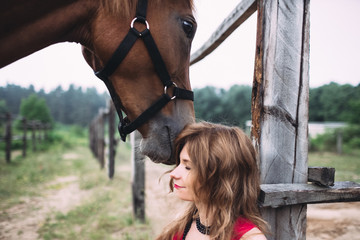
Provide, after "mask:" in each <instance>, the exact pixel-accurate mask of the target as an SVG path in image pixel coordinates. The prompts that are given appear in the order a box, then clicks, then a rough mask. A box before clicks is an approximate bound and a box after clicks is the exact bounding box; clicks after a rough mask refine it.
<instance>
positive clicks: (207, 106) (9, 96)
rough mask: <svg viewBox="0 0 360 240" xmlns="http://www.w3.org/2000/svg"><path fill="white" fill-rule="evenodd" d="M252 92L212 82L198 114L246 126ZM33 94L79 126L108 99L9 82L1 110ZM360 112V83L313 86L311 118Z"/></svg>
mask: <svg viewBox="0 0 360 240" xmlns="http://www.w3.org/2000/svg"><path fill="white" fill-rule="evenodd" d="M251 92H252V87H251V86H246V85H234V86H232V87H231V88H230V89H228V90H225V89H222V88H215V87H211V86H207V87H204V88H199V89H194V93H195V101H194V107H195V113H196V117H197V119H199V120H206V121H212V122H219V123H225V124H231V125H237V126H240V127H244V126H245V122H246V121H247V120H251ZM32 94H36V95H37V97H38V98H40V99H44V103H46V105H47V106H48V108H49V111H50V115H51V116H52V118H53V120H54V121H55V122H60V123H63V124H77V125H80V126H87V125H88V124H89V122H90V120H91V119H92V118H93V117H94V116H95V115H96V114H97V112H98V110H99V108H101V107H105V106H106V102H107V100H108V99H109V95H108V94H107V93H98V92H97V90H96V89H95V88H87V89H85V90H84V89H82V88H80V87H75V86H74V85H71V86H70V87H69V89H68V90H63V89H62V88H61V87H58V88H56V89H55V90H53V91H51V92H49V93H45V92H44V91H43V90H40V91H38V92H36V91H35V89H34V87H33V86H30V87H29V88H23V87H20V86H16V85H7V86H5V87H0V112H1V111H5V110H4V109H6V110H7V111H9V112H11V113H12V114H15V115H17V114H19V112H20V106H21V101H22V100H24V99H27V98H29V96H30V95H32ZM28 101H29V100H28ZM42 104H43V103H42ZM29 105H30V106H32V105H33V104H29ZM2 109H3V110H2ZM359 116H360V84H359V85H357V86H352V85H349V84H345V85H340V84H337V83H334V82H331V83H330V84H327V85H323V86H321V87H317V88H312V89H310V93H309V121H318V122H329V121H342V122H348V123H353V124H357V125H359V124H360V118H359Z"/></svg>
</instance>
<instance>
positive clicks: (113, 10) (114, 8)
mask: <svg viewBox="0 0 360 240" xmlns="http://www.w3.org/2000/svg"><path fill="white" fill-rule="evenodd" d="M149 1H151V2H156V3H159V4H160V3H161V2H162V1H164V0H149ZM176 1H178V0H176ZM180 1H187V3H188V4H189V7H190V8H191V9H194V3H193V0H180ZM137 2H138V0H101V6H102V7H103V8H104V9H105V10H106V11H107V12H108V13H110V14H123V15H124V16H126V17H128V18H129V17H132V16H131V13H132V11H133V10H134V9H135V8H136V4H137Z"/></svg>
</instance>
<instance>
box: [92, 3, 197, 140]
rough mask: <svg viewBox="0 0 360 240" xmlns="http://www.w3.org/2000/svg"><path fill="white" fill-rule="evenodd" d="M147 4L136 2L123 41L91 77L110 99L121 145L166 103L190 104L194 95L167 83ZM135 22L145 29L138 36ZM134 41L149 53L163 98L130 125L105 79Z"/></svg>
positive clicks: (125, 54) (166, 74)
mask: <svg viewBox="0 0 360 240" xmlns="http://www.w3.org/2000/svg"><path fill="white" fill-rule="evenodd" d="M147 6H148V1H147V0H139V1H138V5H137V10H136V17H135V18H134V19H133V21H132V22H131V25H130V30H129V32H128V34H127V35H126V37H125V38H124V40H123V41H122V42H121V43H120V45H119V47H118V48H117V49H116V50H115V52H114V53H113V55H112V56H111V58H110V59H109V61H108V62H107V63H106V65H105V67H104V68H103V69H102V70H100V71H98V72H96V73H95V75H96V76H97V77H98V78H100V79H101V80H103V81H104V83H105V85H106V87H107V88H108V90H109V93H110V96H111V98H112V100H113V102H114V105H115V108H116V111H117V113H118V115H119V119H120V123H119V127H118V130H119V133H120V137H121V140H122V141H124V142H125V141H126V135H127V134H129V133H131V132H133V131H134V130H136V129H137V128H139V127H140V126H141V125H143V124H144V123H145V122H146V121H148V120H149V119H150V118H152V117H153V116H154V115H155V114H156V113H157V112H159V111H160V110H161V109H162V108H163V107H164V106H165V105H166V104H167V103H168V102H170V101H172V100H174V99H176V98H178V99H185V100H191V101H194V93H193V92H192V91H190V90H186V89H182V88H178V87H177V86H176V84H175V83H174V82H172V81H171V77H170V75H169V72H168V71H167V68H166V65H165V63H164V61H163V59H162V57H161V54H160V51H159V49H158V48H157V46H156V43H155V41H154V38H153V37H152V35H151V33H150V28H149V24H148V22H147V21H146V12H147ZM135 22H139V23H142V24H144V25H146V29H145V30H144V31H142V32H140V31H138V30H137V29H136V28H134V23H135ZM138 39H142V40H143V41H144V44H145V46H146V49H147V50H148V52H149V55H150V58H151V60H152V62H153V64H154V67H155V71H156V73H157V74H158V76H159V78H160V80H161V82H162V83H163V85H164V94H163V95H162V96H161V97H160V98H159V99H158V100H157V101H156V102H155V103H153V104H152V105H151V106H150V107H149V108H148V109H146V110H145V111H144V112H143V113H142V114H140V115H139V116H138V117H137V118H136V119H135V120H134V121H133V122H130V121H129V119H128V118H127V117H125V118H124V117H123V114H122V110H121V108H122V104H121V100H120V98H119V96H118V95H117V94H116V91H115V89H114V86H113V84H112V83H111V81H110V80H109V77H110V76H111V75H112V74H113V73H114V72H115V70H116V69H117V67H118V66H119V65H120V64H121V62H122V61H123V60H124V59H125V57H126V56H127V54H128V53H129V52H130V50H131V48H132V47H133V45H134V44H135V42H136V41H137V40H138ZM171 86H174V87H173V93H172V96H170V95H168V93H167V89H168V88H169V87H171Z"/></svg>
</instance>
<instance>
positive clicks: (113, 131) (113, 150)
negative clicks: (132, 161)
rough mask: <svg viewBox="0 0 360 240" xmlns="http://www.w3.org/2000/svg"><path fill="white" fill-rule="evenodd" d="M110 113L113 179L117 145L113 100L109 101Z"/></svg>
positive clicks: (110, 163)
mask: <svg viewBox="0 0 360 240" xmlns="http://www.w3.org/2000/svg"><path fill="white" fill-rule="evenodd" d="M108 109H109V114H108V118H109V119H108V120H109V163H108V164H109V166H108V167H109V169H108V171H109V173H108V175H109V178H110V179H112V178H113V177H114V172H115V154H116V152H115V146H116V140H115V136H114V134H115V107H114V104H113V102H112V101H111V100H110V101H109V107H108Z"/></svg>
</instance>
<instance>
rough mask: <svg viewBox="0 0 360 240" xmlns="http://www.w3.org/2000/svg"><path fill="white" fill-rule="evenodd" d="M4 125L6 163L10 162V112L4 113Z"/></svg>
mask: <svg viewBox="0 0 360 240" xmlns="http://www.w3.org/2000/svg"><path fill="white" fill-rule="evenodd" d="M5 117H6V127H5V159H6V163H10V162H11V140H12V139H11V138H12V133H11V114H10V113H6V116H5Z"/></svg>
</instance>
